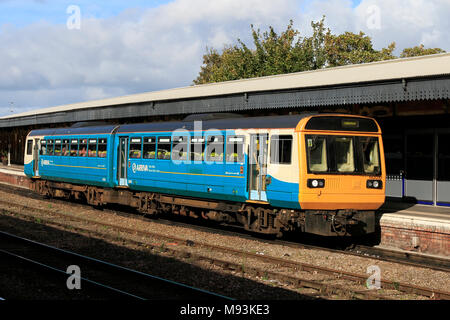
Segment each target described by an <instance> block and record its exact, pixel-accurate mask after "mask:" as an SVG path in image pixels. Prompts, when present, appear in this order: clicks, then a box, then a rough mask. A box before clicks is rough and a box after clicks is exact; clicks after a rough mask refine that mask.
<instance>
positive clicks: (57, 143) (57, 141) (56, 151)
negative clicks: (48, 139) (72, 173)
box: [55, 140, 61, 156]
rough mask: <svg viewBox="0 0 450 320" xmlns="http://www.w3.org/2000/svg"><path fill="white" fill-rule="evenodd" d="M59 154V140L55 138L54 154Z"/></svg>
mask: <svg viewBox="0 0 450 320" xmlns="http://www.w3.org/2000/svg"><path fill="white" fill-rule="evenodd" d="M60 155H61V140H55V156H60Z"/></svg>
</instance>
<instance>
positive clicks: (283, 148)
mask: <svg viewBox="0 0 450 320" xmlns="http://www.w3.org/2000/svg"><path fill="white" fill-rule="evenodd" d="M291 157H292V136H291V135H282V136H278V135H276V136H275V135H274V136H272V138H271V140H270V163H276V164H291V162H292V159H291Z"/></svg>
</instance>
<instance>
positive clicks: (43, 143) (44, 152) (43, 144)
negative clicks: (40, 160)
mask: <svg viewBox="0 0 450 320" xmlns="http://www.w3.org/2000/svg"><path fill="white" fill-rule="evenodd" d="M40 155H41V156H45V155H47V141H46V140H41V152H40Z"/></svg>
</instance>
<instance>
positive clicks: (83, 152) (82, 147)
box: [78, 139, 87, 157]
mask: <svg viewBox="0 0 450 320" xmlns="http://www.w3.org/2000/svg"><path fill="white" fill-rule="evenodd" d="M86 150H87V139H80V151H79V153H78V156H80V157H86V156H87V152H86Z"/></svg>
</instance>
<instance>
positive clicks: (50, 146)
mask: <svg viewBox="0 0 450 320" xmlns="http://www.w3.org/2000/svg"><path fill="white" fill-rule="evenodd" d="M47 155H49V156H52V155H53V140H47Z"/></svg>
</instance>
